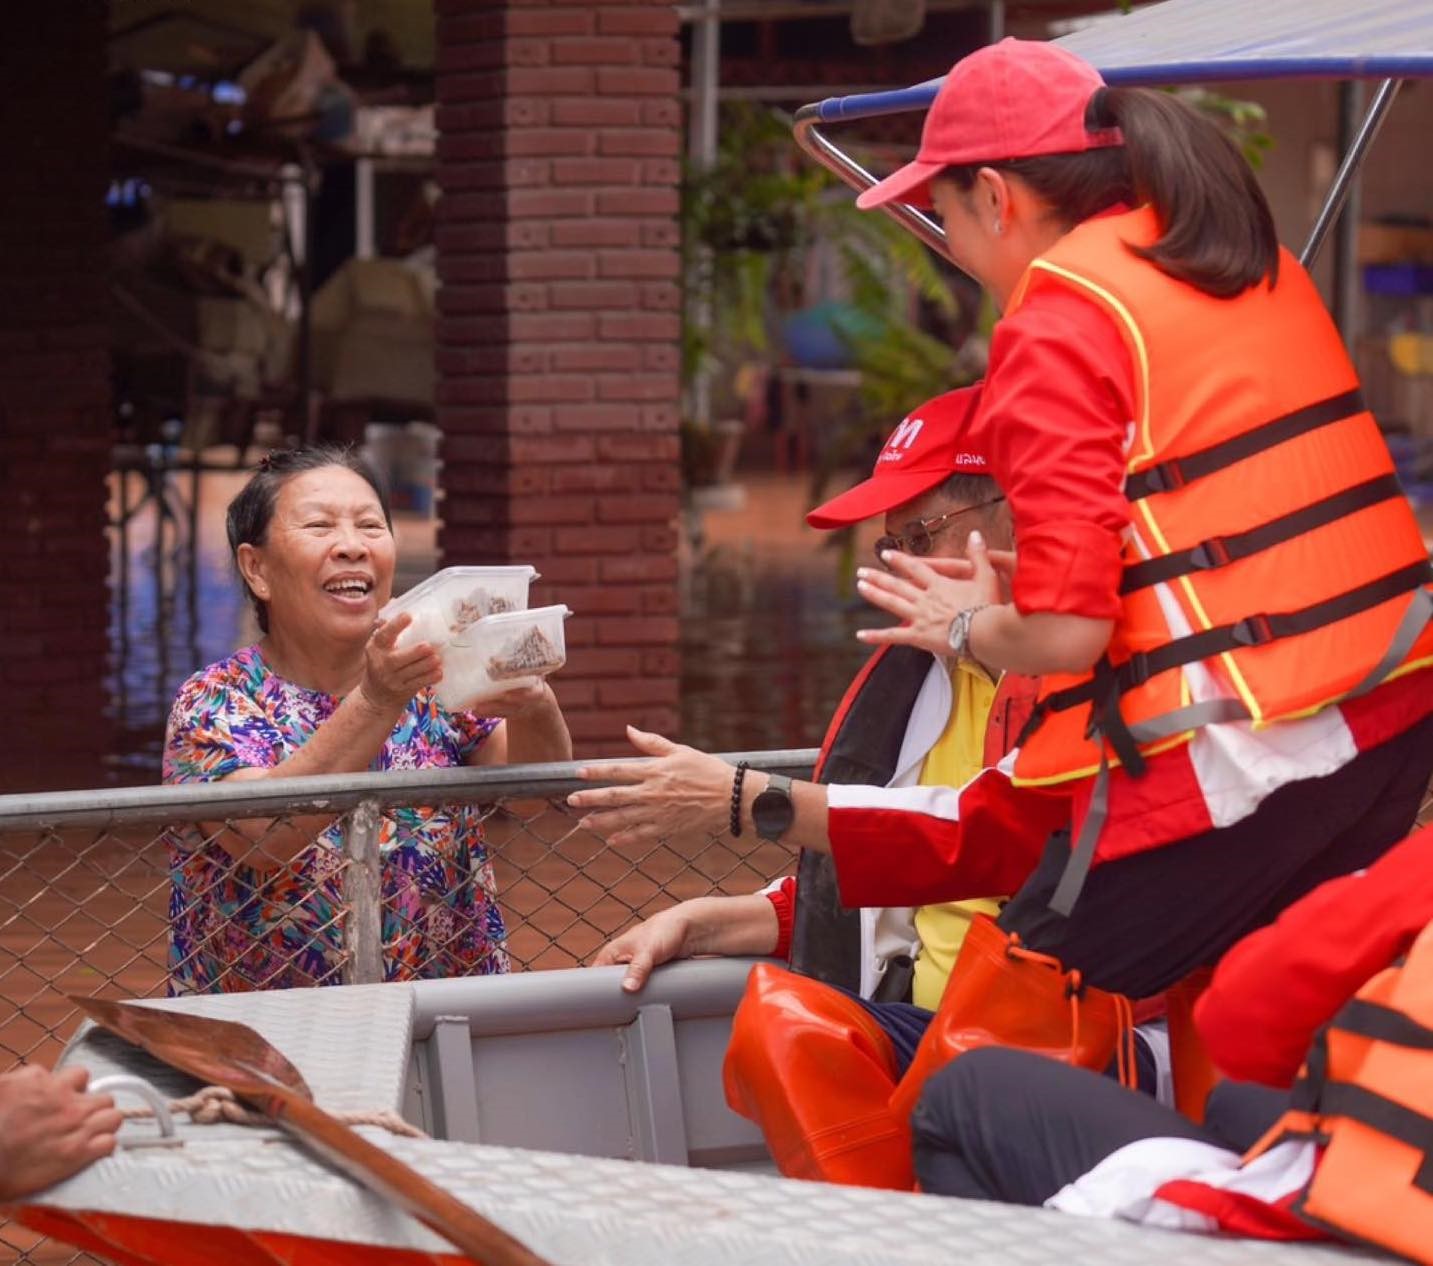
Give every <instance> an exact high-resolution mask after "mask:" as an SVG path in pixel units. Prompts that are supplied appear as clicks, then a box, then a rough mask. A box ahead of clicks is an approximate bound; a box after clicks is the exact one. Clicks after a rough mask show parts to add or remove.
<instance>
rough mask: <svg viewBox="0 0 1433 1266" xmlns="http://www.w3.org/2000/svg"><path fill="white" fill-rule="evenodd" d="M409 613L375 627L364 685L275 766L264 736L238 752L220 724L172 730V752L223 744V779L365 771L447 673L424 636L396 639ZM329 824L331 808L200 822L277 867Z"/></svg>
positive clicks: (239, 856) (243, 855)
mask: <svg viewBox="0 0 1433 1266" xmlns="http://www.w3.org/2000/svg"><path fill="white" fill-rule="evenodd" d="M411 620H412V617H411V616H410V615H408V614H407V613H406V612H405V613H404V614H402V615H400V616H399V617H398V618H397V619H396V620H390V621H387V622H384V623H380V624H379V625H378V627H377V628H375V629H374V631H373V635H372V636H371V637H370V638H369V640H368V645H367V646H366V647H365V648H364V669H363V677H362V679H361V680H360V681H359V684H358V685H357V686H356V687H355V688H354V689H353V690H351V691H349V692H348V694H347V695H345V696H344V698H343V700H342V701H341V702H340V703H339V705H338V707H337V708H336V709H334V712H333V715H332V716H330V717H329V718H328V719H327V720H326V721H325V722H324V723H323V724H322V725H320V726H319V727H318V729H317V730H315V732H314V733H313V735H312V736H311V737H310V738H309V740H308V741H307V742H306V743H304V745H303V746H302V747H300V748H299V749H298V750H297V751H295V752H293V753H291V754H290V755H288V756H286V757H284V758H283V759H282V760H278V761H276V762H275V763H274V764H271V765H269V764H262V763H259V762H260V761H261V760H262V757H263V756H264V755H265V754H275V749H274V748H272V747H267V746H266V745H264V744H263V743H262V742H259V743H253V742H251V743H249V744H248V746H247V747H246V749H245V750H244V751H242V752H241V751H239V750H238V749H237V746H236V745H235V744H234V742H233V735H232V733H231V732H222V731H223V727H222V726H219V725H214V727H213V728H212V729H211V730H209V731H207V732H206V733H205V734H203V735H202V736H198V735H193V734H186V733H184V732H183V731H182V730H181V731H180V732H176V733H171V734H170V736H169V746H170V748H171V754H172V753H173V750H174V749H176V748H178V749H184V748H186V747H193V748H196V749H197V748H199V747H200V746H212V747H214V748H216V749H217V748H224V749H225V750H223V751H220V752H218V755H219V758H220V761H221V765H220V768H223V765H224V764H228V765H229V766H230V768H229V769H227V770H226V771H225V772H224V773H222V774H221V775H220V776H219V779H218V781H224V782H258V781H264V780H268V779H274V778H301V777H303V776H305V775H311V774H342V773H358V772H361V771H363V770H366V769H367V768H368V767H369V766H370V765H371V764H372V762H373V760H374V758H375V757H376V756H377V755H378V754H379V752H381V751H382V750H383V745H384V743H386V742H387V741H388V736H389V735H390V734H392V733H393V727H394V726H396V725H397V724H398V720H399V718H400V717H401V716H402V715H403V709H404V708H406V707H407V706H408V702H409V700H410V699H412V698H413V696H414V695H415V694H417V693H418V691H419V690H421V689H422V688H423V687H424V686H428V685H432V684H433V683H434V682H436V681H438V680H439V679H440V678H441V677H442V662H441V660H440V659H439V657H438V652H437V651H436V650H434V649H433V647H432V646H430V645H429V644H428V643H426V642H419V643H417V644H415V645H413V646H411V647H404V648H402V649H399V648H397V647H396V646H395V645H394V643H395V641H396V640H397V638H398V635H399V634H400V633H401V632H402V631H403V630H404V629H405V628H406V627H407V626H408V624H409V623H410V622H411ZM235 702H237V701H235ZM217 719H218V714H216V716H215V717H213V718H210V722H211V723H212V722H214V721H216V720H217ZM180 724H181V726H182V725H183V724H185V722H184V721H181V722H180ZM235 766H237V767H235ZM332 824H333V815H332V814H304V815H302V816H299V817H292V818H282V819H274V818H248V819H243V820H240V821H235V822H231V823H218V822H210V823H205V824H203V827H202V829H203V831H204V833H205V835H206V836H209V837H211V838H214V839H216V840H217V842H218V844H219V845H220V847H221V848H223V849H224V851H225V852H226V853H228V854H229V856H230V857H232V858H233V859H234V860H235V861H236V862H237V861H242V862H244V863H246V864H247V865H250V866H253V867H255V868H256V869H259V870H273V869H277V868H278V867H281V866H286V865H288V864H289V863H290V862H292V861H293V860H294V858H295V857H297V856H298V855H299V854H300V853H302V852H303V851H304V849H306V848H308V847H309V845H311V844H312V843H313V842H314V840H315V839H316V838H317V837H318V836H319V835H320V834H321V833H322V832H323V831H325V830H327V829H328V827H330V826H331V825H332Z"/></svg>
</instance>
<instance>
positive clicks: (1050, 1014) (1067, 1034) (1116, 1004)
mask: <svg viewBox="0 0 1433 1266" xmlns="http://www.w3.org/2000/svg"><path fill="white" fill-rule="evenodd" d="M982 1046H1012V1047H1016V1048H1019V1049H1021V1050H1027V1051H1034V1052H1036V1053H1037V1054H1040V1055H1046V1056H1048V1057H1049V1058H1051V1059H1057V1060H1060V1061H1061V1062H1062V1063H1066V1064H1075V1065H1077V1066H1079V1067H1081V1068H1090V1069H1093V1070H1094V1071H1096V1072H1103V1071H1104V1070H1105V1069H1106V1068H1107V1067H1109V1062H1110V1059H1111V1057H1117V1058H1118V1061H1119V1073H1120V1081H1121V1082H1122V1083H1123V1084H1124V1085H1126V1086H1133V1085H1134V1084H1135V1081H1136V1070H1135V1051H1134V1022H1133V1018H1132V1011H1131V1007H1130V1003H1129V1000H1128V999H1127V998H1125V997H1124V996H1123V995H1121V994H1115V993H1106V992H1105V991H1104V990H1103V989H1095V988H1093V987H1092V986H1090V985H1086V984H1085V983H1084V982H1083V981H1082V980H1081V977H1080V973H1079V972H1078V971H1066V970H1065V969H1064V967H1063V966H1062V965H1061V964H1060V963H1059V961H1058V960H1056V959H1054V958H1052V957H1050V955H1048V954H1036V953H1034V952H1032V951H1030V950H1027V949H1025V948H1024V947H1023V946H1022V945H1021V944H1020V938H1019V937H1018V936H1015V935H1014V934H1012V933H1008V932H1003V931H1001V930H1000V928H999V927H998V926H997V925H996V924H995V921H994V920H993V919H991V918H989V917H988V916H986V915H983V914H982V915H977V916H976V917H975V918H974V919H973V920H972V921H971V924H970V930H969V931H968V932H967V933H966V934H965V941H964V943H963V944H962V945H961V947H960V953H959V955H958V956H957V957H956V960H955V967H954V968H953V969H952V970H951V973H950V980H949V981H947V982H946V986H945V993H944V994H942V995H941V1000H940V1007H939V1008H938V1009H937V1011H936V1013H935V1018H934V1019H933V1020H932V1021H931V1022H930V1027H929V1028H927V1029H926V1031H925V1036H924V1037H922V1038H921V1041H920V1045H919V1046H918V1047H917V1048H916V1054H915V1058H914V1059H913V1060H912V1061H911V1066H910V1068H908V1069H907V1070H906V1074H905V1076H904V1077H902V1078H901V1084H900V1085H899V1086H898V1087H897V1088H896V1091H895V1094H893V1095H892V1096H891V1109H892V1111H894V1112H895V1114H896V1117H897V1119H898V1120H900V1121H901V1122H903V1123H908V1122H909V1121H910V1119H911V1112H912V1111H913V1110H914V1109H915V1106H916V1101H917V1100H918V1099H919V1098H920V1092H921V1090H922V1089H923V1088H924V1086H925V1083H926V1079H927V1078H928V1077H929V1076H930V1075H931V1074H932V1073H934V1072H935V1071H936V1070H937V1069H940V1068H943V1067H945V1065H946V1064H948V1063H949V1062H950V1061H951V1060H952V1059H955V1058H956V1057H957V1056H959V1055H963V1054H965V1052H966V1051H970V1050H975V1049H976V1048H978V1047H982Z"/></svg>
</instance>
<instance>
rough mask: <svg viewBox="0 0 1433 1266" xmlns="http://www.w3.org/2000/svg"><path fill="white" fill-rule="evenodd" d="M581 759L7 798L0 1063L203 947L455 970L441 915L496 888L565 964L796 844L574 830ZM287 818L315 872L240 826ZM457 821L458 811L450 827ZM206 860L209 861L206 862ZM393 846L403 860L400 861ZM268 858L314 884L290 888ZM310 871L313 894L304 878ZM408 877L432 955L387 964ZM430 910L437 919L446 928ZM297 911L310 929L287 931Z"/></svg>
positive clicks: (315, 966) (269, 831)
mask: <svg viewBox="0 0 1433 1266" xmlns="http://www.w3.org/2000/svg"><path fill="white" fill-rule="evenodd" d="M814 757H815V753H814V751H811V750H801V751H778V752H750V753H739V754H734V755H732V756H730V757H729V758H728V759H730V760H732V761H735V760H747V761H749V762H750V763H751V765H752V767H753V768H754V769H765V770H774V771H779V772H784V773H789V774H792V775H795V776H798V777H799V776H801V775H803V774H807V773H809V771H810V768H811V763H812V761H813V759H814ZM584 763H585V764H586V765H587V766H589V767H593V766H600V765H601V764H602V762H600V761H588V762H584ZM576 769H577V765H576V764H575V763H563V764H549V765H527V766H508V767H500V768H473V769H443V770H425V771H413V772H393V771H390V772H385V773H372V774H351V775H324V776H319V777H309V778H291V779H284V780H265V781H253V782H232V781H230V782H222V783H204V784H200V783H195V784H187V785H182V786H167V787H144V788H129V789H123V790H119V789H109V790H98V791H75V792H50V793H43V794H35V795H11V796H0V999H3V1001H4V1002H5V1003H7V1004H8V1006H7V1007H6V1009H5V1014H4V1015H3V1016H0V1066H3V1065H4V1064H5V1063H7V1062H8V1061H9V1060H15V1059H26V1060H29V1059H37V1058H45V1059H49V1058H52V1057H53V1056H54V1055H56V1054H58V1050H59V1040H60V1039H62V1038H64V1037H67V1036H68V1035H69V1032H70V1031H71V1030H72V1029H73V1027H74V1025H75V1024H76V1023H77V1021H78V1014H77V1012H76V1011H75V1009H74V1008H73V1006H72V1005H70V1004H68V1003H67V1002H66V1001H65V995H66V994H72V993H79V994H96V993H113V994H116V995H120V994H122V995H125V996H132V997H143V996H150V995H153V994H159V993H163V992H165V991H166V990H167V989H168V988H169V987H170V978H171V977H175V978H176V979H177V980H178V981H180V986H179V987H180V988H181V989H182V988H183V987H185V983H186V982H187V984H188V987H191V988H192V987H194V984H193V981H194V972H193V970H192V967H193V964H194V961H195V960H197V959H200V958H202V959H204V960H206V961H208V962H210V963H211V964H212V963H217V964H218V965H219V970H220V971H221V972H232V973H233V975H232V977H223V976H221V978H219V979H213V978H212V977H206V978H205V980H206V985H207V987H209V988H221V989H222V988H226V987H228V988H254V987H262V986H264V985H265V984H274V985H279V984H294V983H315V984H318V983H338V982H342V983H346V984H358V983H368V982H372V981H379V980H383V979H385V978H405V977H408V978H411V977H413V976H433V975H451V974H459V973H460V970H461V967H462V959H461V955H457V956H456V957H455V952H454V950H453V944H455V943H457V942H459V941H461V940H462V938H463V936H464V935H466V934H467V932H468V931H470V930H471V929H463V928H455V927H454V926H452V925H453V924H454V923H455V922H456V923H460V922H461V919H460V918H458V917H457V916H456V915H453V914H452V913H451V909H449V912H448V913H445V914H444V915H443V918H441V919H435V918H434V917H433V912H434V911H435V910H437V909H439V907H442V906H443V905H444V903H445V902H446V903H448V905H449V907H452V906H453V905H454V902H455V900H456V899H457V898H459V897H464V899H466V900H467V901H468V903H469V906H470V907H471V908H472V909H475V910H478V911H482V910H483V908H484V907H485V905H486V904H487V895H488V892H489V891H490V892H491V893H492V895H493V896H494V897H495V899H496V903H497V907H498V910H499V911H500V912H501V915H502V919H503V923H504V924H505V926H506V935H505V937H502V938H501V940H500V942H499V947H500V949H501V950H503V951H505V953H506V956H507V958H508V959H509V960H510V961H511V965H512V966H513V967H514V968H516V969H519V970H528V969H536V968H543V967H560V966H573V965H576V964H578V963H581V962H583V961H585V960H586V959H588V958H589V957H590V956H591V955H592V953H594V952H595V951H596V949H597V948H598V947H600V946H601V945H602V944H603V943H604V942H605V941H606V940H608V939H609V938H610V937H611V936H612V935H614V934H616V933H617V932H619V931H620V930H621V929H622V928H624V927H626V926H628V925H629V924H631V923H632V922H634V921H635V920H637V919H638V918H640V917H644V916H645V915H646V914H649V913H651V912H652V911H654V910H656V909H659V908H661V907H662V906H663V905H666V904H670V903H671V902H672V901H674V900H681V899H684V898H686V897H690V896H699V895H704V894H707V893H712V892H733V893H734V892H750V891H753V890H755V889H757V888H759V887H760V886H762V885H763V884H765V883H768V882H770V881H771V880H772V879H774V878H776V877H777V876H778V875H781V874H783V873H786V872H787V871H788V870H789V868H790V867H791V865H792V862H793V858H792V854H791V850H790V849H788V848H784V847H781V846H779V845H773V844H769V843H767V842H765V841H762V840H758V839H755V838H754V837H752V836H750V835H745V836H743V837H742V838H741V839H732V838H731V837H730V836H729V835H725V834H722V835H719V836H712V835H707V834H706V833H705V832H703V833H700V834H698V835H695V836H686V837H680V836H679V837H677V838H673V839H668V840H662V841H660V842H659V843H656V844H647V845H642V846H638V847H623V846H621V845H613V844H611V843H609V842H608V841H606V840H604V839H602V838H601V837H600V836H598V835H596V834H595V833H594V832H592V831H590V830H587V829H585V828H584V827H582V826H581V825H580V824H579V820H580V817H581V815H580V814H579V813H577V812H576V811H574V810H571V809H569V808H568V807H567V805H566V803H565V797H566V796H567V794H568V793H569V792H571V791H574V790H577V789H578V788H580V787H584V786H590V785H592V784H589V783H585V782H583V781H581V780H579V779H578V778H576V777H575V772H576ZM316 819H317V827H316V829H315V821H316ZM435 820H438V821H439V822H440V823H442V824H445V825H444V829H443V830H439V831H437V832H436V833H435V839H434V840H432V841H429V842H430V843H431V844H432V847H431V848H428V850H427V852H426V853H425V854H424V855H423V856H421V857H420V858H419V859H418V861H417V862H416V863H415V865H414V866H413V867H411V868H410V869H412V870H415V871H422V872H423V873H420V874H417V876H416V878H413V877H412V876H400V878H404V879H410V878H411V879H412V882H411V883H409V884H408V887H407V889H404V888H402V887H401V886H400V885H395V883H394V876H393V875H392V874H391V873H388V872H390V871H392V870H396V869H400V868H401V866H402V849H403V847H404V846H405V841H404V834H405V832H407V831H410V830H412V831H418V830H429V828H431V827H432V824H433V822H434V821H435ZM295 822H297V823H299V824H301V825H303V826H304V827H305V829H307V830H309V831H310V832H311V838H312V839H313V840H314V843H315V844H316V845H318V847H316V848H313V849H310V850H308V862H307V864H306V868H305V869H304V870H302V871H297V870H295V871H285V870H283V869H282V868H280V870H279V871H278V872H274V871H262V870H257V869H255V868H254V867H252V866H250V865H248V864H247V862H246V861H245V860H242V857H243V850H242V848H239V847H235V845H234V843H233V842H232V841H234V840H241V841H242V840H246V841H248V842H250V843H251V844H252V846H253V847H254V848H255V849H259V850H262V849H263V848H264V845H265V843H266V841H267V840H269V839H271V838H273V837H274V836H275V834H276V833H277V832H279V831H282V830H287V829H290V828H291V824H294V823H295ZM454 822H456V823H458V826H459V829H457V830H448V829H447V827H446V824H450V823H454ZM256 823H257V824H260V825H259V827H258V828H257V829H256V827H255V824H256ZM330 823H331V824H332V825H330ZM196 824H203V825H202V826H199V825H196ZM460 835H465V838H456V839H455V836H460ZM479 839H481V843H479ZM395 849H396V851H395ZM445 850H446V852H445ZM236 855H237V856H239V857H240V858H241V860H237V861H236V860H234V857H235V856H236ZM196 858H198V859H202V862H203V865H202V866H200V867H199V868H198V869H197V871H196V870H195V868H194V867H193V866H192V863H193V862H194V861H195V859H196ZM315 858H317V860H315ZM395 859H397V861H398V865H397V866H391V865H389V864H387V863H389V862H393V861H394V860H395ZM439 863H441V864H439ZM295 866H296V867H297V866H298V863H297V862H296V863H295ZM186 871H188V872H191V873H186ZM275 873H277V874H279V875H280V876H281V877H286V878H290V879H295V880H300V881H302V882H301V883H299V884H297V885H295V884H290V885H289V886H288V889H287V891H285V890H284V889H283V888H282V887H276V886H275V884H274V882H273V879H272V876H273V875H274V874H275ZM176 881H178V882H176ZM445 881H447V882H446V883H445ZM309 882H312V884H313V886H314V887H315V888H317V889H319V890H320V891H321V892H322V894H323V900H322V903H310V902H309V901H308V898H307V897H306V895H304V894H303V893H302V892H296V891H295V889H296V888H301V887H302V884H303V883H309ZM459 888H462V889H463V890H464V892H459V891H458V889H459ZM276 891H277V892H280V893H281V895H279V896H275V895H274V894H275V892H276ZM414 892H416V893H417V901H418V904H419V905H420V906H421V907H422V909H421V911H420V913H421V914H422V915H424V916H426V918H427V923H428V925H429V927H428V928H427V929H426V931H427V935H426V937H423V938H420V939H421V940H422V944H421V945H420V947H419V950H420V955H421V954H426V955H427V956H428V957H427V958H421V957H420V959H418V960H415V959H414V958H413V955H412V953H411V949H412V946H411V944H407V945H406V949H407V950H408V951H409V952H407V953H406V955H405V956H404V959H403V961H402V962H396V961H395V955H396V951H397V949H399V948H404V946H400V945H399V942H400V941H403V940H404V939H405V938H407V941H411V940H412V939H413V931H414V929H413V921H412V918H411V917H410V916H411V911H408V912H407V913H405V911H403V910H400V909H398V908H397V907H398V906H399V905H400V903H401V902H402V901H405V900H408V898H409V897H411V896H412V894H413V893H414ZM464 893H465V894H466V896H464ZM408 904H409V905H410V906H412V905H413V902H412V901H411V900H409V901H408ZM265 906H267V907H268V908H262V907H265ZM199 907H203V908H202V909H201V908H199ZM435 923H441V924H443V926H442V927H441V928H440V929H439V930H438V931H436V932H435V931H434V930H433V927H432V925H433V924H435ZM186 924H187V925H189V926H190V930H191V931H192V932H193V936H192V938H191V941H190V943H188V944H176V934H175V933H174V932H173V931H172V929H173V928H176V927H180V926H184V925H186ZM295 925H298V926H300V928H301V935H299V936H297V937H292V936H290V937H289V938H288V939H285V933H286V932H287V931H290V930H291V929H292V928H293V927H294V926H295ZM395 928H396V929H397V930H396V931H395ZM483 932H484V934H491V932H492V928H491V927H488V928H485V929H483ZM246 938H249V939H257V940H258V941H259V943H258V944H249V943H246ZM265 938H267V939H265ZM493 939H494V940H495V941H497V940H498V938H497V937H496V936H494V937H493ZM200 942H202V945H201V944H200ZM405 944H406V942H405ZM266 972H267V973H268V976H267V977H266V975H265V973H266Z"/></svg>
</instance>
